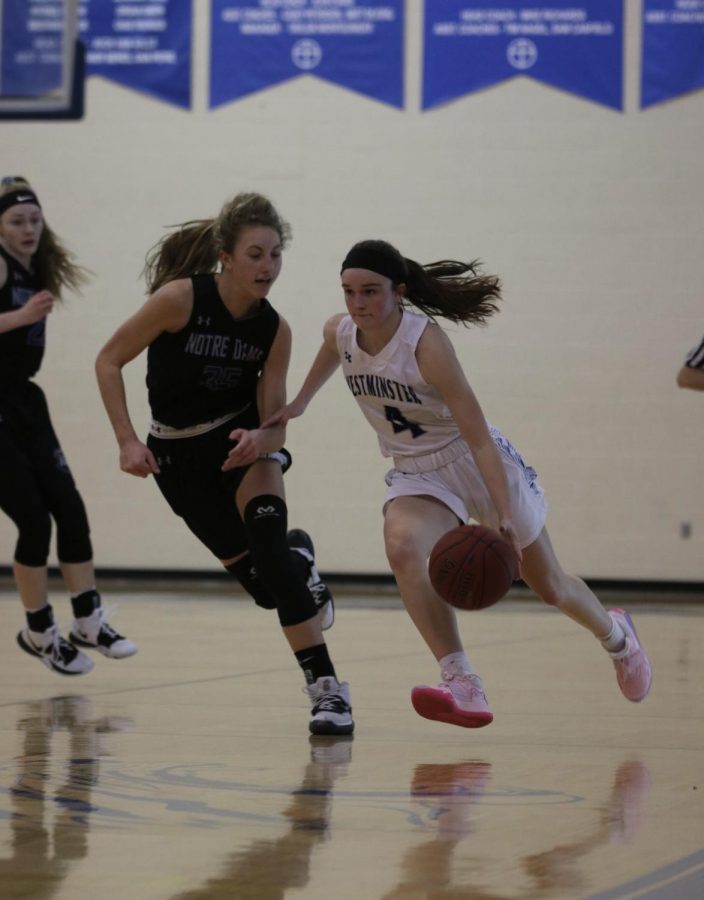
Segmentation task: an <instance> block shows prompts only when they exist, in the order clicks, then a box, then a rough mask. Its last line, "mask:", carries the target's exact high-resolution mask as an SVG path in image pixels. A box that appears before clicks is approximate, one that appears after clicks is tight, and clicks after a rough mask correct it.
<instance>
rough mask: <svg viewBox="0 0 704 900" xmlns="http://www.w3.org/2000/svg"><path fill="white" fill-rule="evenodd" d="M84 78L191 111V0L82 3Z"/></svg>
mask: <svg viewBox="0 0 704 900" xmlns="http://www.w3.org/2000/svg"><path fill="white" fill-rule="evenodd" d="M79 13H80V26H79V28H80V31H79V34H80V38H81V40H82V41H83V43H84V44H85V47H86V74H87V75H102V76H103V78H107V79H109V80H110V81H116V82H118V84H123V85H125V86H126V87H129V88H134V89H135V90H137V91H141V92H143V93H146V94H151V95H152V96H153V97H156V98H157V99H158V100H165V101H167V102H168V103H174V104H175V105H176V106H182V107H186V108H188V107H190V105H191V0H160V2H152V0H148V2H147V0H82V2H81V3H80V7H79Z"/></svg>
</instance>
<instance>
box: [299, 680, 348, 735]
mask: <svg viewBox="0 0 704 900" xmlns="http://www.w3.org/2000/svg"><path fill="white" fill-rule="evenodd" d="M304 690H305V692H306V693H307V694H308V696H309V697H310V701H311V704H312V709H311V717H310V724H309V727H310V731H311V734H352V732H353V731H354V722H353V720H352V704H351V702H350V686H349V684H348V683H347V682H346V681H343V682H339V681H338V680H337V679H336V678H333V677H332V676H331V675H327V676H324V677H323V678H318V680H317V681H314V682H313V684H309V685H307V686H306V687H305V688H304Z"/></svg>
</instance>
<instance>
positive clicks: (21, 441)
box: [0, 177, 137, 675]
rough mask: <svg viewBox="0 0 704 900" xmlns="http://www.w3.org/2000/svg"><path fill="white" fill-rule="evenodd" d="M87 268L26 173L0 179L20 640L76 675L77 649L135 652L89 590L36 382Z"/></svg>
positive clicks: (4, 406) (76, 525) (1, 350)
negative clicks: (58, 605) (52, 558)
mask: <svg viewBox="0 0 704 900" xmlns="http://www.w3.org/2000/svg"><path fill="white" fill-rule="evenodd" d="M84 280H85V271H84V270H83V269H81V268H80V267H79V266H77V265H76V264H75V263H74V262H73V260H72V258H71V255H70V254H69V253H68V252H67V251H66V250H65V249H64V247H63V246H62V244H61V242H60V241H59V240H58V238H57V237H56V235H55V234H54V233H53V232H52V230H51V229H50V228H49V226H48V225H47V224H46V222H45V221H44V216H43V213H42V208H41V205H40V203H39V200H38V198H37V195H36V193H35V191H34V190H33V189H32V187H31V186H30V185H29V184H28V183H27V181H26V180H25V179H24V178H19V177H17V178H15V177H8V178H3V179H2V183H1V184H0V509H2V510H3V512H5V513H6V514H7V515H8V516H9V517H10V518H11V519H12V521H13V522H14V523H15V525H16V526H17V530H18V538H17V545H16V547H15V555H14V561H13V573H14V577H15V584H16V585H17V592H18V593H19V595H20V599H21V600H22V603H23V604H24V608H25V613H26V618H27V627H26V628H24V629H23V630H22V631H20V633H19V634H18V635H17V642H18V643H19V645H20V647H21V648H22V649H23V650H25V651H26V652H27V653H28V654H29V655H30V656H33V657H35V658H36V659H38V660H40V661H41V662H43V663H44V664H45V665H46V666H47V667H48V668H49V669H51V670H52V671H54V672H58V673H59V674H60V675H82V674H84V673H86V672H89V671H90V670H91V669H92V668H93V661H92V660H91V659H90V657H88V656H87V655H86V654H85V653H83V652H81V650H79V649H78V647H84V648H89V649H91V650H98V651H99V652H100V653H102V654H103V655H104V656H108V657H111V658H113V659H120V658H122V657H126V656H131V655H132V654H134V653H136V652H137V647H136V646H135V645H134V644H133V643H132V641H129V640H127V638H125V637H123V636H122V635H120V634H118V633H117V632H116V631H115V630H114V629H113V628H112V627H111V626H110V625H109V624H108V623H107V621H106V619H105V613H104V611H103V609H102V606H101V600H100V594H99V593H98V592H97V590H96V589H95V572H94V568H93V550H92V547H91V542H90V536H89V528H88V520H87V517H86V511H85V507H84V505H83V500H82V499H81V496H80V494H79V493H78V490H77V489H76V485H75V483H74V480H73V477H72V476H71V472H70V471H69V468H68V466H67V465H66V460H65V458H64V455H63V453H62V451H61V447H60V446H59V442H58V440H57V438H56V435H55V433H54V429H53V427H52V424H51V420H50V418H49V410H48V407H47V403H46V399H45V397H44V393H43V391H42V389H41V388H40V387H39V385H38V384H35V382H34V381H33V380H32V379H33V378H34V376H35V375H36V374H37V372H38V371H39V367H40V366H41V363H42V357H43V356H44V346H45V338H46V317H47V315H48V314H49V313H50V312H51V311H52V308H53V306H54V304H55V303H57V302H58V301H60V299H61V293H62V291H63V289H64V288H72V289H77V288H79V287H80V286H81V284H82V283H83V282H84ZM52 519H53V520H54V522H55V523H56V536H57V552H58V557H59V566H60V568H61V574H62V575H63V578H64V581H65V583H66V586H67V588H68V590H69V591H70V593H71V606H72V608H73V615H74V619H75V621H74V623H73V627H72V629H71V633H70V635H69V638H70V641H67V640H66V639H65V638H63V637H62V636H61V634H60V633H59V628H58V626H57V625H56V623H55V621H54V613H53V610H52V608H51V606H50V605H49V601H48V578H47V559H48V556H49V544H50V539H51V528H52V524H51V520H52Z"/></svg>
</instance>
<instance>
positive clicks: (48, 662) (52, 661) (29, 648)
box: [17, 625, 93, 675]
mask: <svg viewBox="0 0 704 900" xmlns="http://www.w3.org/2000/svg"><path fill="white" fill-rule="evenodd" d="M17 643H18V644H19V645H20V647H21V648H22V649H23V650H24V651H25V653H29V655H30V656H36V657H37V659H40V660H41V661H42V662H43V663H44V665H45V666H46V667H47V668H49V669H51V671H52V672H58V674H59V675H85V674H86V673H88V672H90V670H91V669H92V668H93V660H92V659H91V658H90V657H89V656H86V654H85V653H81V651H80V650H77V649H76V648H75V647H74V646H73V644H70V643H69V642H68V641H67V640H66V638H64V637H62V636H61V634H60V633H59V628H58V626H57V625H52V626H51V628H47V630H46V631H41V632H39V631H30V630H29V628H23V629H22V631H20V632H19V634H18V635H17Z"/></svg>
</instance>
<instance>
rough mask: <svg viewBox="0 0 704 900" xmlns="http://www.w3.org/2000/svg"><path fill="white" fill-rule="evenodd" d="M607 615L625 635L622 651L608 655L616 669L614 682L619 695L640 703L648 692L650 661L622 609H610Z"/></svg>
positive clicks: (626, 614)
mask: <svg viewBox="0 0 704 900" xmlns="http://www.w3.org/2000/svg"><path fill="white" fill-rule="evenodd" d="M609 615H610V616H611V618H612V619H613V620H614V621H615V622H618V624H619V625H620V626H621V628H623V630H624V632H625V633H626V643H625V645H624V648H623V650H618V651H617V652H616V653H609V656H610V657H611V659H612V660H613V664H614V668H615V669H616V680H617V681H618V686H619V687H620V688H621V693H622V694H623V696H624V697H626V699H628V700H631V701H632V702H633V703H640V701H641V700H644V699H645V698H646V697H647V696H648V693H649V691H650V684H651V682H652V680H653V670H652V667H651V665H650V661H649V659H648V657H647V656H646V654H645V650H644V649H643V648H642V647H641V644H640V641H639V640H638V635H637V634H636V629H635V627H634V625H633V622H632V621H631V617H630V616H629V615H628V613H627V612H626V611H625V610H623V609H610V610H609Z"/></svg>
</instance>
